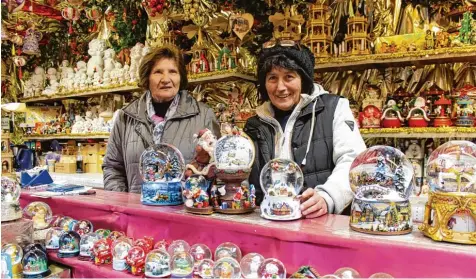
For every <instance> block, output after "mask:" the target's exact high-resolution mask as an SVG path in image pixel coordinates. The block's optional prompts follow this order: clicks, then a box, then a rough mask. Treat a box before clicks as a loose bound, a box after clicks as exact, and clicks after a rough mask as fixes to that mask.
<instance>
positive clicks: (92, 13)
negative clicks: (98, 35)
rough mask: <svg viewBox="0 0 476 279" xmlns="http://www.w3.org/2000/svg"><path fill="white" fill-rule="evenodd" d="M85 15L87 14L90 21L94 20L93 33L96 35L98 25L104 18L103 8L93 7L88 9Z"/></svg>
mask: <svg viewBox="0 0 476 279" xmlns="http://www.w3.org/2000/svg"><path fill="white" fill-rule="evenodd" d="M84 11H85V13H86V17H87V18H88V19H89V20H93V21H94V25H93V27H92V29H91V31H90V32H91V33H94V32H96V31H97V30H98V23H99V21H100V20H101V18H102V11H101V8H99V7H98V6H92V7H91V8H86V9H85V10H84Z"/></svg>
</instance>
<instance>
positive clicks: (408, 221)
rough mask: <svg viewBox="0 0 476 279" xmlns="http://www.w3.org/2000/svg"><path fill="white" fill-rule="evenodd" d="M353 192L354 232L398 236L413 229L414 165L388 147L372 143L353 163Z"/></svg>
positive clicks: (351, 179)
mask: <svg viewBox="0 0 476 279" xmlns="http://www.w3.org/2000/svg"><path fill="white" fill-rule="evenodd" d="M349 180H350V187H351V189H352V191H353V192H354V194H355V196H354V201H353V203H352V208H351V218H350V227H351V228H352V229H353V230H355V231H360V232H365V233H371V234H382V235H398V234H406V233H410V232H411V231H412V217H411V206H410V203H409V200H408V199H409V197H410V195H411V193H412V188H413V166H412V164H411V162H410V161H409V160H408V159H407V158H406V157H405V155H404V154H403V153H402V152H401V151H400V150H398V149H396V148H393V147H390V146H381V145H378V146H373V147H370V148H368V149H366V150H365V151H364V152H362V153H360V154H359V155H358V156H357V157H356V158H355V160H354V161H353V162H352V165H351V167H350V173H349Z"/></svg>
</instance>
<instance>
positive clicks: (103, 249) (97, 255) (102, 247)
mask: <svg viewBox="0 0 476 279" xmlns="http://www.w3.org/2000/svg"><path fill="white" fill-rule="evenodd" d="M111 245H112V243H111V240H110V239H107V238H101V239H99V240H97V241H96V242H95V243H94V245H93V256H94V264H96V265H102V264H109V263H111V258H112V252H111Z"/></svg>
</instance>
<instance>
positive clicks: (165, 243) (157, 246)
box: [154, 239, 170, 251]
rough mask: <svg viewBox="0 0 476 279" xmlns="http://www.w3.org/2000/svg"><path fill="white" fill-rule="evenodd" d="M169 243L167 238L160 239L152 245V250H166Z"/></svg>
mask: <svg viewBox="0 0 476 279" xmlns="http://www.w3.org/2000/svg"><path fill="white" fill-rule="evenodd" d="M169 245H170V243H169V242H168V241H167V240H165V239H162V240H160V241H159V242H157V243H156V244H155V245H154V250H155V249H163V250H165V251H167V249H168V248H169Z"/></svg>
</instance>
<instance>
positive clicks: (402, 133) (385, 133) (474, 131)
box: [360, 127, 476, 139]
mask: <svg viewBox="0 0 476 279" xmlns="http://www.w3.org/2000/svg"><path fill="white" fill-rule="evenodd" d="M360 134H361V135H362V137H363V138H364V139H370V138H419V139H425V138H444V139H449V138H476V128H474V127H427V128H409V127H402V128H376V129H360Z"/></svg>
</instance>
